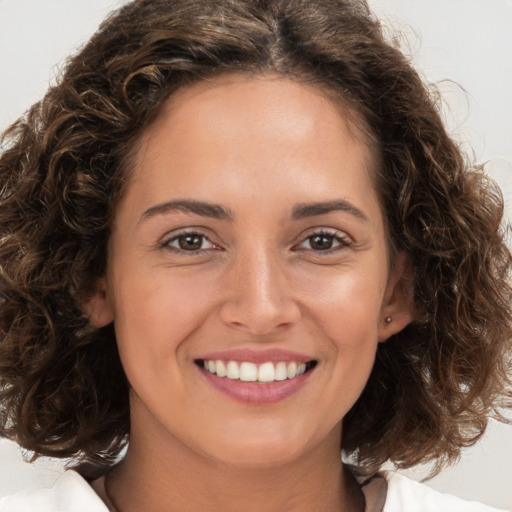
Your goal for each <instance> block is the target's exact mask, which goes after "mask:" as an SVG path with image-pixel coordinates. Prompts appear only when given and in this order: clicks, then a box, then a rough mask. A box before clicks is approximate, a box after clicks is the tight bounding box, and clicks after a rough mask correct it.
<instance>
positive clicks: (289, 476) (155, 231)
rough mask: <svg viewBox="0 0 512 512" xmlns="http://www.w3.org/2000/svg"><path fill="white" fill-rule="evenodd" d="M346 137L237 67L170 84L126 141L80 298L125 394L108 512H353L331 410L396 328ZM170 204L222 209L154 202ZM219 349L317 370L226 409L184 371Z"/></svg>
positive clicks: (398, 317) (272, 83) (360, 151)
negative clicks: (195, 245)
mask: <svg viewBox="0 0 512 512" xmlns="http://www.w3.org/2000/svg"><path fill="white" fill-rule="evenodd" d="M363 140H364V139H363V137H362V136H360V134H359V132H358V131H357V129H356V128H355V127H354V126H349V125H348V122H347V119H346V115H345V113H344V110H343V108H342V107H341V106H340V104H339V103H337V102H335V100H334V99H332V98H331V97H328V96H327V95H326V94H325V93H323V92H322V91H320V90H318V89H316V88H313V87H310V86H307V85H304V84H300V83H297V82H295V81H292V80H289V79H284V78H278V77H274V76H261V77H249V76H243V75H228V76H223V77H217V78H216V79H215V80H214V81H205V82H201V83H198V84H195V85H192V86H188V87H187V88H184V89H182V90H180V91H178V92H177V93H175V94H174V95H173V96H172V97H171V99H170V100H169V101H168V103H167V104H166V105H165V107H164V109H163V110H162V112H161V114H160V116H159V118H158V119H157V120H156V121H155V122H154V124H153V125H152V126H151V127H150V128H149V129H148V130H147V131H146V132H145V133H144V134H143V136H142V137H141V140H140V141H139V145H138V149H137V158H136V162H135V171H134V174H133V176H132V177H131V178H130V183H129V185H128V187H127V191H126V194H125V195H124V197H123V199H122V200H121V202H120V204H119V205H118V207H117V211H116V217H115V221H114V226H113V232H112V237H111V241H110V247H109V265H108V272H107V275H106V277H105V279H103V280H102V281H101V282H100V283H98V291H97V294H96V295H95V297H94V298H93V299H92V300H91V302H90V303H89V304H88V306H87V309H88V313H89V315H90V318H91V321H92V323H94V324H95V325H97V326H101V325H106V324H107V323H109V322H111V321H114V325H115V329H116V334H117V339H118V345H119V350H120V355H121V359H122V362H123V366H124V369H125V371H126V374H127V377H128V379H129V381H130V384H131V386H132V391H131V423H132V427H131V433H130V446H129V450H128V453H127V456H126V458H125V460H124V462H123V463H122V464H121V465H119V466H118V468H117V469H116V470H115V471H114V472H113V473H112V474H111V476H110V479H109V482H108V486H109V491H110V494H111V496H112V497H113V498H114V500H115V502H116V505H117V507H118V508H120V509H121V510H123V511H129V510H148V511H150V510H179V511H181V512H183V511H188V510H202V511H205V510H215V511H218V510H223V511H231V510H233V511H235V510H237V511H239V510H242V509H243V510H249V511H251V510H255V511H256V510H257V511H260V512H261V511H274V510H276V511H277V510H280V511H284V510H295V511H299V510H322V511H323V510H337V511H339V510H345V511H356V510H362V508H363V502H362V498H361V494H360V491H359V490H358V488H357V486H355V484H354V482H353V480H352V479H351V477H350V476H349V475H347V474H346V473H345V472H344V470H343V467H342V465H341V461H340V456H339V450H340V439H341V437H342V419H343V417H344V415H345V414H346V413H347V411H348V410H349V409H350V408H351V406H352V405H353V404H354V403H355V401H356V400H357V398H358V397H359V396H360V394H361V392H362V390H363V388H364V386H365V383H366V382H367V380H368V376H369V374H370V372H371V368H372V365H373V362H374V357H375V352H376V349H377V345H378V343H379V341H384V340H385V339H386V338H388V337H389V336H391V335H392V334H394V333H396V332H398V331H399V330H401V329H402V328H403V327H404V326H405V325H407V323H408V322H409V321H410V320H411V304H410V302H409V300H408V299H407V297H408V294H407V293H406V290H404V289H403V285H402V283H403V280H402V279H401V278H402V277H403V274H404V273H406V271H407V265H406V263H405V259H404V257H403V255H399V256H398V258H396V261H395V262H394V264H393V265H390V261H389V251H388V239H387V231H386V226H385V221H384V216H383V213H382V209H381V205H380V203H379V199H378V195H377V192H376V191H375V188H374V180H373V177H372V176H373V175H372V166H373V165H374V161H373V158H372V155H371V151H370V150H369V149H368V147H367V146H366V144H365V143H364V142H363ZM183 199H186V200H194V201H204V202H208V203H210V204H216V205H220V206H221V207H222V208H223V209H225V210H226V211H228V212H229V214H230V215H231V216H232V218H231V219H226V218H214V217H211V216H205V215H200V214H198V213H197V212H196V213H193V212H190V211H184V210H183V208H181V209H173V208H168V207H162V206H161V205H163V204H166V203H168V202H169V201H176V200H183ZM340 200H342V201H344V202H345V203H343V204H344V208H343V209H334V210H332V211H327V212H323V213H319V212H316V214H315V215H305V216H303V217H301V218H294V217H293V211H294V209H296V208H297V206H298V205H303V204H313V203H326V202H332V201H340ZM314 213H315V212H314ZM187 231H188V232H190V231H192V232H194V233H197V234H199V235H201V236H203V235H204V238H201V237H200V238H199V241H200V250H199V251H196V252H188V253H187V251H186V250H184V249H180V246H179V241H180V240H182V241H183V237H182V238H181V239H180V238H177V237H178V235H180V234H181V235H182V234H183V232H187ZM319 232H323V233H324V239H323V242H324V244H327V246H329V245H332V247H331V248H330V249H328V250H319V249H318V245H314V244H313V241H314V240H315V239H313V238H312V236H313V235H314V234H318V233H319ZM388 316H391V317H392V319H393V321H392V322H391V323H390V324H387V323H386V321H385V318H386V317H388ZM237 348H243V349H251V350H256V351H258V350H265V349H267V348H280V349H284V350H293V351H295V352H298V353H300V354H303V355H307V357H308V358H309V359H311V360H315V361H316V362H317V365H316V367H315V368H314V370H313V371H312V372H311V373H310V374H309V376H308V379H307V381H306V383H305V384H304V385H303V386H302V387H301V388H300V389H299V390H298V391H297V392H295V393H294V394H292V395H291V396H289V397H287V398H286V399H284V400H280V401H278V402H277V403H272V404H247V403H241V402H240V401H237V400H234V399H232V398H231V397H229V396H226V395H225V394H223V393H221V392H219V391H218V390H217V389H215V388H214V387H213V386H212V385H211V384H210V383H209V382H208V379H205V378H203V375H202V374H201V370H199V369H198V367H197V365H196V364H195V363H194V360H195V359H197V358H198V357H201V355H204V354H207V353H209V352H213V351H218V350H232V349H237Z"/></svg>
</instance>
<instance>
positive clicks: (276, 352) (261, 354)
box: [196, 348, 314, 364]
mask: <svg viewBox="0 0 512 512" xmlns="http://www.w3.org/2000/svg"><path fill="white" fill-rule="evenodd" d="M196 359H203V360H206V361H216V360H221V361H238V362H243V361H246V362H249V363H255V364H261V363H266V362H272V363H279V362H281V361H284V362H290V361H295V362H298V363H307V362H308V361H313V360H314V358H312V357H309V356H307V355H304V354H300V353H299V352H294V351H291V350H283V349H279V348H272V349H262V350H254V349H241V348H240V349H233V350H222V351H217V352H209V353H208V354H204V355H202V356H200V357H198V358H196Z"/></svg>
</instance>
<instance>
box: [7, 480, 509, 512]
mask: <svg viewBox="0 0 512 512" xmlns="http://www.w3.org/2000/svg"><path fill="white" fill-rule="evenodd" d="M361 485H362V490H363V493H364V496H365V499H366V512H499V511H498V509H496V508H493V507H489V506H487V505H483V504H481V503H477V502H474V501H466V500H462V499H460V498H457V497H455V496H451V495H449V494H443V493H440V492H438V491H435V490H434V489H431V488H430V487H428V486H426V485H424V484H420V483H419V482H415V481H414V480H410V479H409V478H406V477H405V476H402V475H399V474H397V473H394V472H392V471H382V472H380V473H378V474H377V475H376V476H374V477H373V478H371V479H370V480H368V481H366V483H362V484H361ZM96 487H100V488H101V484H99V485H98V484H96ZM0 512H109V508H108V507H107V505H106V504H105V503H104V501H103V500H102V499H101V498H100V497H99V495H98V494H96V492H95V491H94V490H93V488H92V487H91V486H90V485H89V484H88V483H87V482H86V481H85V480H84V479H83V478H82V477H81V476H80V475H79V474H78V473H76V472H75V471H71V470H68V471H66V472H65V473H64V474H63V475H62V476H61V477H60V478H59V479H58V480H57V481H56V482H55V484H54V485H53V487H50V488H43V489H31V490H27V491H20V492H18V493H16V494H11V495H10V496H4V497H3V498H0Z"/></svg>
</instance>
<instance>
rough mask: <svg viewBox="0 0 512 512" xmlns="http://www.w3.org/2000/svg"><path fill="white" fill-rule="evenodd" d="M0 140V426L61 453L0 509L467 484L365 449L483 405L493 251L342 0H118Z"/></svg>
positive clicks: (447, 166) (421, 497) (488, 235)
mask: <svg viewBox="0 0 512 512" xmlns="http://www.w3.org/2000/svg"><path fill="white" fill-rule="evenodd" d="M0 162H1V163H0V176H1V180H2V181H1V190H2V199H1V201H2V202H1V208H0V212H1V213H0V218H1V221H0V222H1V223H0V226H1V227H0V230H1V233H2V240H1V246H0V255H1V256H0V258H1V259H0V261H1V262H2V263H1V265H2V266H1V271H2V273H1V276H2V277H1V279H2V281H1V290H2V297H3V305H2V309H1V320H0V326H1V329H2V330H1V332H2V339H1V345H0V347H1V348H0V350H1V356H2V357H1V360H2V365H3V366H2V369H1V378H2V391H1V397H2V398H1V400H2V407H3V411H4V412H3V416H2V432H3V434H4V435H5V436H7V437H10V438H12V439H14V440H16V441H17V442H18V443H19V444H20V445H22V446H24V447H25V448H27V449H29V450H33V451H34V452H35V453H36V454H42V455H50V456H59V457H70V456H71V457H76V458H78V459H79V461H80V464H79V465H78V466H77V468H76V471H70V472H68V473H66V474H65V475H64V476H63V477H62V479H61V480H59V482H57V484H56V486H55V487H54V488H53V489H52V490H49V491H44V492H41V491H37V492H36V494H34V493H22V495H18V496H11V497H7V498H5V499H4V500H3V501H1V502H0V510H2V511H4V510H14V509H15V507H18V509H20V508H21V509H22V508H23V507H25V508H28V507H30V509H31V510H37V507H39V508H40V509H41V510H43V509H45V508H44V507H46V509H52V507H53V508H57V507H60V509H64V510H68V509H69V510H89V511H90V510H98V511H100V510H107V509H110V510H118V511H123V512H125V511H130V510H148V511H150V510H170V511H173V510H179V511H188V510H210V509H215V510H225V511H231V510H240V509H242V507H243V508H244V509H249V510H252V509H254V510H259V511H261V510H293V511H295V510H297V511H299V510H343V511H350V512H355V511H363V510H366V511H368V512H370V511H371V512H374V511H381V510H385V511H390V510H406V511H409V510H414V509H415V507H418V506H419V504H421V505H422V506H423V507H424V509H426V510H465V511H469V510H482V511H485V510H490V509H489V508H488V507H485V506H483V505H482V506H481V505H478V504H469V503H467V502H462V501H460V500H458V499H457V498H454V497H451V496H441V495H438V494H437V493H435V492H433V491H429V490H427V489H426V488H424V487H423V486H421V485H419V484H414V483H412V482H409V481H407V480H404V479H403V477H399V476H396V475H393V474H389V473H387V474H386V473H382V474H380V473H378V470H379V469H380V467H381V466H382V464H383V463H384V462H385V461H387V460H391V461H392V462H394V463H395V464H397V465H398V466H399V467H410V466H413V465H415V464H418V463H421V462H429V461H434V462H436V463H437V464H438V468H441V467H442V465H443V464H445V463H446V462H449V461H452V460H454V459H455V458H456V457H457V455H458V453H459V451H460V449H461V447H463V446H466V445H468V444H471V443H472V442H474V441H475V440H477V439H478V437H479V436H480V435H481V434H482V432H483V431H484V429H485V425H486V421H487V420H486V418H487V417H488V416H489V414H490V413H492V412H495V411H496V408H497V407H499V406H500V405H503V404H504V401H505V399H506V395H507V392H508V390H509V385H510V380H509V376H507V373H506V369H507V368H506V364H507V361H508V358H509V357H510V328H511V319H510V312H509V305H510V288H509V286H508V284H507V281H506V279H507V278H508V275H509V271H510V255H509V253H508V251H507V249H506V246H505V245H504V243H503V239H502V233H501V231H500V220H501V215H502V204H501V198H500V194H499V191H497V190H496V189H495V188H494V187H493V185H492V184H491V183H489V182H488V181H487V180H486V179H485V176H484V175H483V174H482V173H481V172H479V171H478V170H475V169H468V168H467V167H468V166H467V165H466V163H465V161H464V159H463V157H462V155H461V154H460V152H459V150H458V149H457V147H456V145H455V144H454V143H453V142H452V141H451V140H450V139H449V138H448V136H447V135H446V132H445V130H444V128H443V125H442V123H441V121H440V118H439V115H438V113H437V111H436V109H435V107H434V104H433V101H432V99H431V98H430V97H429V95H428V93H427V91H426V89H425V88H424V86H423V84H422V83H421V81H420V79H419V78H418V76H417V74H416V73H415V71H414V70H413V69H412V68H411V67H410V65H409V63H408V62H407V60H406V59H405V58H404V57H403V56H402V55H401V53H400V52H399V51H398V50H396V49H395V48H393V47H392V46H390V45H389V44H388V43H387V42H386V41H385V40H384V38H383V36H382V34H381V32H380V28H379V25H378V22H377V21H376V20H375V19H374V18H373V17H372V15H371V13H370V12H369V11H368V9H367V7H366V5H365V4H364V3H362V2H354V1H350V2H349V1H331V0H318V1H314V2H312V1H305V0H303V1H298V0H294V1H290V0H288V1H284V0H283V1H281V0H278V1H261V0H245V1H241V0H238V1H234V0H233V1H223V2H220V1H207V2H204V1H198V0H193V1H192V0H187V1H184V0H181V1H179V2H177V1H174V2H173V1H170V0H151V1H149V0H146V1H144V0H143V1H136V2H133V3H130V4H128V5H126V6H125V7H123V8H122V9H120V10H119V12H118V13H117V14H115V15H114V16H112V17H110V18H109V19H108V20H107V21H106V22H105V23H104V24H103V25H102V27H100V30H99V31H98V32H97V33H96V34H95V36H93V38H92V39H91V41H90V42H89V43H88V45H87V46H86V47H85V48H84V49H83V50H82V51H81V52H80V53H79V55H77V56H76V57H75V58H74V59H72V60H71V61H70V63H69V65H68V67H67V69H66V72H65V74H64V76H63V78H62V80H61V81H60V83H59V84H58V85H57V86H55V87H54V88H52V89H51V90H50V91H49V92H48V94H47V96H46V97H45V99H44V100H43V102H42V103H40V104H37V105H35V106H34V107H33V108H32V109H31V110H30V112H29V113H28V114H27V116H25V117H24V118H22V119H20V120H19V121H18V122H17V123H16V124H15V125H13V126H12V127H11V128H10V129H9V130H8V131H7V133H6V134H5V136H4V150H3V154H2V157H1V161H0ZM128 441H129V444H128ZM125 446H127V451H126V455H124V457H123V458H122V460H121V461H118V460H117V458H118V455H119V453H120V452H121V450H122V449H123V448H124V447H125ZM340 450H343V452H344V453H345V455H346V456H347V457H352V459H351V462H352V464H351V466H348V465H343V464H342V461H341V457H340ZM79 473H80V474H81V475H82V476H79ZM84 478H85V479H87V480H84ZM428 507H430V508H428Z"/></svg>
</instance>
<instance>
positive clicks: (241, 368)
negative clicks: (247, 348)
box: [202, 360, 309, 382]
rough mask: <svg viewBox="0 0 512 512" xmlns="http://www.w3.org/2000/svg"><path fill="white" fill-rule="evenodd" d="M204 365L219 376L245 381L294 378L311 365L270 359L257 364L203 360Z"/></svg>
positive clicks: (272, 380) (273, 380)
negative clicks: (275, 361) (274, 361)
mask: <svg viewBox="0 0 512 512" xmlns="http://www.w3.org/2000/svg"><path fill="white" fill-rule="evenodd" d="M202 366H203V368H204V369H205V370H207V371H208V372H210V373H213V374H215V375H217V376H218V377H227V378H228V379H232V380H241V381H243V382H275V381H282V380H286V379H293V378H294V377H298V376H299V375H302V374H303V373H305V371H306V369H307V368H308V366H309V365H306V363H297V362H295V361H291V362H289V363H285V362H284V361H280V362H278V363H277V364H275V363H272V362H270V361H268V362H266V363H263V364H260V365H257V364H255V363H250V362H247V361H244V362H241V363H238V362H237V361H227V362H224V361H221V360H217V361H214V360H212V361H202Z"/></svg>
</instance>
